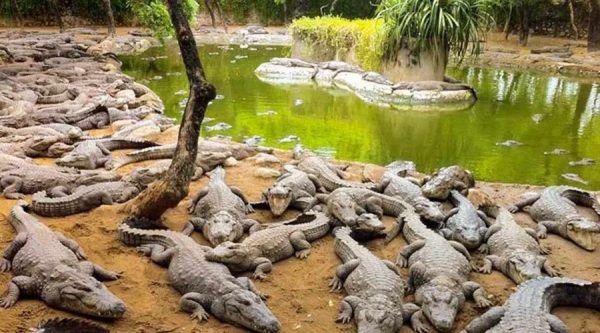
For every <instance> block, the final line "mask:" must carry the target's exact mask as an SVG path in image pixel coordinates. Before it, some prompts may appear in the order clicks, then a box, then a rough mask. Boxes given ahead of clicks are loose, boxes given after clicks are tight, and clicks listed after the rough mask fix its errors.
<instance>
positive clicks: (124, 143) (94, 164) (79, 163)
mask: <svg viewBox="0 0 600 333" xmlns="http://www.w3.org/2000/svg"><path fill="white" fill-rule="evenodd" d="M154 146H157V144H156V143H154V142H151V141H146V140H135V139H121V138H107V139H97V140H86V141H83V142H80V143H78V144H77V145H76V146H75V149H73V150H72V151H71V152H69V153H68V154H66V155H65V156H63V157H62V158H60V159H59V160H57V161H56V164H57V165H61V166H68V167H73V168H78V169H96V168H98V167H107V168H110V166H111V164H110V161H111V159H112V157H111V153H110V152H111V151H112V150H117V149H140V148H147V147H154Z"/></svg>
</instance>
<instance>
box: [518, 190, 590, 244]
mask: <svg viewBox="0 0 600 333" xmlns="http://www.w3.org/2000/svg"><path fill="white" fill-rule="evenodd" d="M576 204H579V205H582V206H586V207H590V208H592V209H594V211H595V212H596V214H598V215H600V203H598V201H597V200H596V198H595V196H594V195H593V194H592V193H590V192H587V191H584V190H581V189H578V188H576V187H570V186H550V187H547V188H545V189H544V190H543V191H542V193H541V194H537V193H536V194H532V195H529V196H528V197H527V198H526V199H524V200H522V201H520V202H518V203H516V204H515V205H514V206H512V207H510V208H509V210H510V211H511V212H517V211H518V210H519V209H523V208H524V210H525V211H526V212H527V213H529V214H530V215H531V217H532V218H533V219H534V220H536V221H537V222H538V237H539V238H546V235H547V232H551V233H554V234H557V235H559V236H561V237H563V238H565V239H569V240H571V241H572V242H574V243H575V244H577V245H579V246H580V247H582V248H584V249H586V250H588V251H593V250H594V249H595V248H596V235H597V234H598V233H600V227H599V226H598V224H597V222H593V221H590V220H589V219H587V218H585V217H584V216H582V215H581V214H580V213H579V212H578V211H577V209H576V208H575V205H576ZM526 206H531V207H526Z"/></svg>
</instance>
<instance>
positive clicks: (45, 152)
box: [0, 135, 73, 157]
mask: <svg viewBox="0 0 600 333" xmlns="http://www.w3.org/2000/svg"><path fill="white" fill-rule="evenodd" d="M6 141H8V142H6ZM72 143H73V140H71V139H70V138H68V137H64V136H62V135H60V136H10V137H7V138H2V139H0V152H2V153H5V154H9V155H13V156H18V157H61V156H62V155H64V154H65V153H68V152H70V151H72V150H73V147H72V146H71V144H72Z"/></svg>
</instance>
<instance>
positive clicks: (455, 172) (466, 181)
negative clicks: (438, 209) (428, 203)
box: [421, 165, 475, 200]
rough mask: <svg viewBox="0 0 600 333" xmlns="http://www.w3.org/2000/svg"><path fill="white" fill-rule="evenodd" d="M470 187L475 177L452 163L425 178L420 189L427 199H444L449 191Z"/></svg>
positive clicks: (461, 190)
mask: <svg viewBox="0 0 600 333" xmlns="http://www.w3.org/2000/svg"><path fill="white" fill-rule="evenodd" d="M471 187H475V179H474V178H473V174H472V173H471V171H469V170H466V169H463V168H462V167H460V166H457V165H453V166H449V167H445V168H441V169H439V170H438V171H437V172H436V173H434V174H433V175H431V177H428V178H426V181H425V184H423V187H422V188H421V189H422V190H423V194H424V195H425V196H426V197H427V198H429V199H434V200H446V199H448V196H449V195H450V191H452V190H457V191H460V192H462V193H464V192H465V191H467V190H468V189H470V188H471Z"/></svg>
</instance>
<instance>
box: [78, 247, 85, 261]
mask: <svg viewBox="0 0 600 333" xmlns="http://www.w3.org/2000/svg"><path fill="white" fill-rule="evenodd" d="M75 256H76V257H77V259H79V260H85V259H87V256H86V255H85V252H83V250H82V249H77V250H76V251H75Z"/></svg>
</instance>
